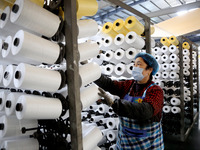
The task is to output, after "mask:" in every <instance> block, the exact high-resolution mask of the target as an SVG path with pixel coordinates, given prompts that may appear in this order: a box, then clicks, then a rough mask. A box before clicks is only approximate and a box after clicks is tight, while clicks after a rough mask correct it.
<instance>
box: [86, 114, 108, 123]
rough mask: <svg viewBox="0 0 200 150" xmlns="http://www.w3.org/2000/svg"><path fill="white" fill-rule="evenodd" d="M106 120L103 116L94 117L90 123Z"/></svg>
mask: <svg viewBox="0 0 200 150" xmlns="http://www.w3.org/2000/svg"><path fill="white" fill-rule="evenodd" d="M102 118H104V116H103V115H99V116H92V117H91V118H90V120H89V122H98V121H99V120H100V119H102Z"/></svg>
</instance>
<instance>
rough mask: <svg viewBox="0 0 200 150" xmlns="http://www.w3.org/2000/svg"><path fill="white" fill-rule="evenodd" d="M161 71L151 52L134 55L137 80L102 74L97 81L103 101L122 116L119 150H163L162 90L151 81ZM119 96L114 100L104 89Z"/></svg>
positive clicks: (134, 71) (118, 140)
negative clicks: (118, 78)
mask: <svg viewBox="0 0 200 150" xmlns="http://www.w3.org/2000/svg"><path fill="white" fill-rule="evenodd" d="M158 70H159V66H158V63H157V61H156V59H155V58H154V57H153V56H152V55H150V54H148V53H138V54H137V55H136V56H135V64H134V66H133V70H132V75H133V78H134V80H125V81H116V80H114V81H112V80H111V79H110V78H108V77H106V76H104V75H102V76H101V77H100V78H99V79H98V80H97V81H95V83H96V84H97V85H98V86H99V87H101V88H102V89H101V88H99V91H100V93H99V95H100V96H102V97H103V98H104V100H103V102H105V103H106V104H107V105H109V106H111V107H112V108H113V110H114V112H115V113H116V114H118V116H119V120H120V123H119V128H118V138H117V144H116V149H117V150H146V149H147V150H163V149H164V143H163V134H162V126H161V117H162V107H163V91H162V89H161V88H160V87H159V86H158V85H156V84H155V83H154V82H153V81H152V75H155V74H156V72H157V71H158ZM103 89H104V90H105V91H108V92H110V93H111V94H113V95H118V96H119V97H120V99H115V100H113V99H111V98H110V97H109V95H108V94H107V93H106V92H105V91H104V90H103Z"/></svg>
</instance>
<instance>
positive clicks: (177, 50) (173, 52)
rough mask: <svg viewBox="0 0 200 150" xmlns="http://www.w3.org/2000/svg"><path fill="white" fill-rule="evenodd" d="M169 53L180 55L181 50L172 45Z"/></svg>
mask: <svg viewBox="0 0 200 150" xmlns="http://www.w3.org/2000/svg"><path fill="white" fill-rule="evenodd" d="M169 52H170V53H172V54H178V53H179V49H178V48H177V47H176V46H175V45H170V46H169Z"/></svg>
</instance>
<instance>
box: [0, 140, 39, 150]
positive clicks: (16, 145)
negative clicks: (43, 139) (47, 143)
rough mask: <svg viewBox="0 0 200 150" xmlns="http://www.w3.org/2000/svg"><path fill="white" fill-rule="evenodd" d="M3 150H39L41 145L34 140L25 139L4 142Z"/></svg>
mask: <svg viewBox="0 0 200 150" xmlns="http://www.w3.org/2000/svg"><path fill="white" fill-rule="evenodd" d="M2 149H5V150H37V149H39V143H38V140H37V139H34V138H26V139H25V138H23V139H16V140H8V141H4V142H3V144H2Z"/></svg>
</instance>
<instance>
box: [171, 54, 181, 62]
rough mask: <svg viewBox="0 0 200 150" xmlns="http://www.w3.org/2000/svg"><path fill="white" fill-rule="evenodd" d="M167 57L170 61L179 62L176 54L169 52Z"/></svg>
mask: <svg viewBox="0 0 200 150" xmlns="http://www.w3.org/2000/svg"><path fill="white" fill-rule="evenodd" d="M169 59H170V60H171V61H173V62H175V63H176V62H179V58H178V56H177V55H176V54H171V55H170V56H169Z"/></svg>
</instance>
